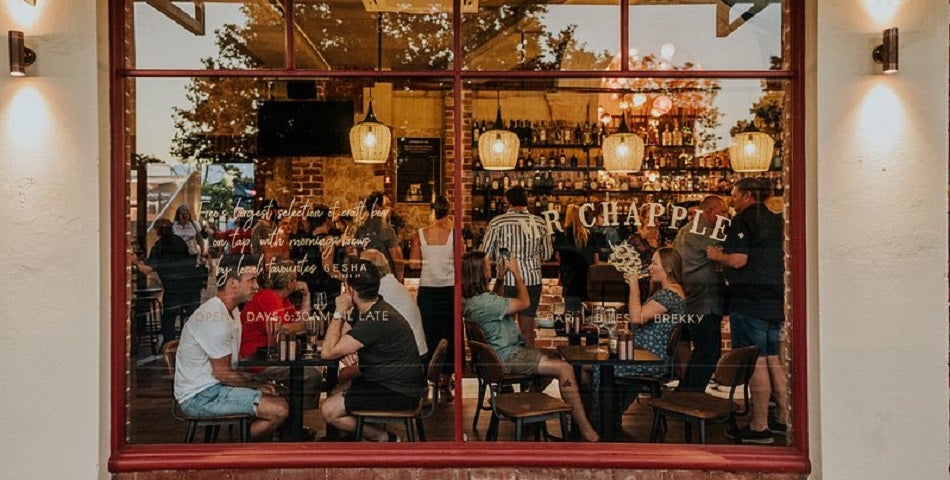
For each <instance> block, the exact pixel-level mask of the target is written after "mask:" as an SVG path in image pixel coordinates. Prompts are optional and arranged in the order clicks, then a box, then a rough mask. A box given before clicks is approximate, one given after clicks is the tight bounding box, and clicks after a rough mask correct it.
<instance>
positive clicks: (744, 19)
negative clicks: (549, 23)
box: [615, 0, 783, 70]
mask: <svg viewBox="0 0 950 480" xmlns="http://www.w3.org/2000/svg"><path fill="white" fill-rule="evenodd" d="M680 3H681V4H677V2H663V5H640V4H637V5H634V4H633V2H631V6H630V26H629V35H630V68H631V69H644V70H650V69H654V68H661V69H686V70H691V69H706V70H767V69H774V68H779V67H781V65H782V51H783V49H782V31H783V30H782V9H783V2H782V1H781V0H770V1H768V2H709V3H708V4H696V3H697V2H680ZM727 4H730V5H732V6H731V7H730V6H728V5H727ZM615 62H616V63H617V64H619V62H620V60H619V57H618V58H615Z"/></svg>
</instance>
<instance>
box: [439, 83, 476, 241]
mask: <svg viewBox="0 0 950 480" xmlns="http://www.w3.org/2000/svg"><path fill="white" fill-rule="evenodd" d="M444 105H445V108H444V109H443V111H444V117H443V118H444V125H445V136H444V138H445V149H444V150H445V151H444V152H443V158H444V159H445V163H444V165H445V168H444V172H445V195H446V197H448V199H449V201H450V202H451V201H453V200H454V198H455V187H456V185H455V168H456V167H457V166H458V162H457V161H456V158H455V110H454V107H455V97H454V96H452V95H446V96H445V103H444ZM462 155H463V157H462V162H461V167H460V168H462V187H461V188H462V224H463V225H471V223H472V92H471V90H463V91H462Z"/></svg>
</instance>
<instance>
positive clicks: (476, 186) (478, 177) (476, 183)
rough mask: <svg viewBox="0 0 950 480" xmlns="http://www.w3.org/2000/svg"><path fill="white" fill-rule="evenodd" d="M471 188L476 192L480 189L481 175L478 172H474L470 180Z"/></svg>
mask: <svg viewBox="0 0 950 480" xmlns="http://www.w3.org/2000/svg"><path fill="white" fill-rule="evenodd" d="M472 189H473V190H475V191H476V192H477V191H479V190H481V189H482V175H481V174H479V173H476V174H475V179H474V181H473V182H472Z"/></svg>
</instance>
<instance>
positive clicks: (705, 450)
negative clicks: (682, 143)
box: [108, 0, 811, 473]
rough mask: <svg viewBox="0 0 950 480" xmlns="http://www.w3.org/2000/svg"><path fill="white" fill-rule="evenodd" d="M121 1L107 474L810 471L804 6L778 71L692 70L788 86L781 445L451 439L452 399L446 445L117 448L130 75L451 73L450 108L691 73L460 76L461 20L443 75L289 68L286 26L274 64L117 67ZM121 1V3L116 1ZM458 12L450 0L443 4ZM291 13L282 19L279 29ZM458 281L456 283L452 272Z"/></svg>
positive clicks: (115, 24)
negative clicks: (790, 424)
mask: <svg viewBox="0 0 950 480" xmlns="http://www.w3.org/2000/svg"><path fill="white" fill-rule="evenodd" d="M126 1H127V0H112V1H110V2H109V35H110V114H111V115H110V118H111V126H110V138H111V144H112V155H111V166H110V175H111V183H112V185H111V208H110V215H109V218H110V222H111V225H110V246H111V252H110V253H111V254H110V256H109V259H110V262H111V266H112V268H111V271H112V276H111V282H110V293H111V305H110V306H111V325H112V329H111V336H110V341H111V359H110V361H111V367H112V368H111V378H110V380H111V385H110V388H111V395H110V399H111V414H110V419H111V431H110V448H111V455H110V459H109V465H108V466H109V470H110V471H112V472H127V471H144V470H167V469H170V468H174V469H212V468H221V469H236V468H237V469H240V468H307V467H331V468H344V467H364V468H365V467H367V466H371V467H379V468H385V467H389V468H399V467H428V468H451V467H459V468H470V467H504V466H517V467H551V466H555V465H556V466H558V467H575V468H603V469H610V468H628V469H684V470H688V469H697V470H729V471H737V470H744V471H756V472H785V473H808V472H809V471H810V470H811V464H810V461H809V444H808V403H807V398H808V389H807V375H806V373H807V348H806V346H807V329H806V325H807V324H806V317H805V312H806V277H807V276H806V257H805V254H806V249H805V181H806V171H805V163H804V160H805V159H804V147H805V145H804V114H805V107H804V105H805V99H804V93H805V88H804V84H805V82H804V57H805V55H804V52H805V20H804V18H805V2H804V0H785V4H784V8H785V10H786V19H787V25H788V28H787V29H786V31H785V32H783V35H784V36H785V42H784V45H785V46H784V48H785V50H786V56H787V58H788V59H789V62H788V65H789V68H788V69H787V70H774V71H773V70H770V71H734V70H731V71H703V72H701V73H702V76H703V77H712V78H755V79H766V78H774V79H782V80H787V81H788V82H789V88H788V90H787V94H788V95H789V96H790V98H791V101H790V102H789V106H790V107H789V108H790V110H791V111H790V112H789V114H790V117H791V121H790V122H789V129H790V135H789V138H790V140H791V142H790V146H789V150H790V153H791V155H790V158H789V160H788V161H789V162H790V164H789V165H790V168H789V176H788V180H789V181H788V185H789V188H788V190H787V195H788V201H789V205H790V207H789V211H788V218H787V221H788V223H789V238H790V241H789V249H788V252H787V253H788V255H789V257H790V258H789V268H790V272H791V275H790V277H791V280H790V282H791V284H790V291H791V293H790V304H791V310H792V311H793V312H794V318H795V321H794V328H792V329H791V336H792V358H794V369H793V374H792V378H791V385H790V386H791V389H792V391H793V392H794V395H793V397H792V414H793V418H794V422H795V423H794V428H793V433H792V435H793V438H792V446H781V447H774V446H773V447H759V446H749V445H743V446H730V445H702V446H700V445H682V444H637V445H635V446H632V445H628V444H581V443H565V444H557V443H553V444H552V443H548V444H532V443H501V444H495V443H488V442H463V441H461V440H462V438H461V432H462V425H461V423H462V419H461V415H460V406H458V405H457V406H456V409H457V410H456V428H455V429H456V441H454V442H437V443H428V444H423V443H420V444H412V445H410V444H401V445H395V446H393V445H388V444H387V445H379V444H373V445H370V444H353V443H346V444H340V443H336V444H334V443H330V444H260V443H258V444H239V445H235V444H229V445H215V444H211V445H197V444H188V445H183V444H161V445H139V444H128V443H126V441H125V438H126V401H127V398H126V388H127V376H126V370H127V368H128V365H127V357H126V351H127V343H126V342H127V338H126V335H127V332H126V312H127V309H128V297H129V294H128V280H129V276H130V272H129V269H128V267H127V266H126V264H127V262H126V249H127V221H128V218H127V212H126V206H127V205H128V199H129V195H130V192H129V189H128V183H127V182H126V178H127V177H128V169H129V168H130V166H129V163H128V159H129V158H130V156H129V152H128V151H127V146H126V145H125V136H124V135H125V133H124V132H125V126H126V125H125V121H126V120H125V119H126V116H125V111H126V107H127V105H126V102H125V93H126V92H125V85H126V82H127V80H128V79H130V78H147V77H182V76H198V77H210V76H217V77H223V76H244V77H251V76H269V77H274V76H280V77H314V76H319V77H330V78H334V77H338V78H342V77H346V78H360V77H363V78H369V77H372V78H386V77H412V76H418V77H423V76H433V77H443V78H446V77H452V78H453V94H454V105H455V107H454V108H456V109H458V110H459V111H460V109H461V105H462V87H463V80H465V79H469V78H505V77H507V78H511V77H518V78H550V77H556V76H570V77H590V78H594V77H596V78H601V77H605V76H608V77H609V76H618V77H619V76H625V77H633V76H638V75H639V76H649V77H655V78H678V77H690V76H697V75H696V72H684V71H662V72H657V71H617V72H609V73H605V72H602V71H598V72H575V71H571V72H564V73H561V72H509V71H467V70H462V69H461V62H460V59H461V58H462V46H461V38H460V34H459V32H460V30H461V17H460V16H458V15H455V16H454V17H453V26H454V30H455V35H454V39H453V53H454V58H455V59H456V62H455V66H454V68H453V69H452V70H450V71H445V72H381V73H379V72H338V71H305V70H296V69H294V68H293V65H294V46H293V42H294V38H293V35H292V34H291V33H289V32H291V31H292V30H291V29H286V31H287V32H288V34H287V35H286V45H285V48H286V51H285V58H286V60H287V62H286V65H285V68H284V69H282V70H239V71H234V70H226V71H209V70H143V69H128V68H125V63H124V61H125V58H126V50H125V47H126V45H127V44H126V42H125V35H126V33H127V31H128V30H127V29H126V15H125V8H126V7H125V3H126ZM128 1H130V0H128ZM284 3H285V7H286V8H285V11H287V12H293V9H292V8H289V7H290V4H291V0H284ZM630 3H631V0H620V6H619V8H620V9H621V52H622V56H623V57H622V59H621V65H627V62H626V58H625V57H626V55H627V53H626V52H627V48H626V45H627V44H628V38H627V37H628V35H627V26H628V25H629V5H630ZM454 5H455V8H456V9H459V7H460V1H459V0H455V2H454ZM292 21H293V20H292V18H287V19H286V22H287V25H290V22H292ZM454 121H455V125H454V126H455V129H454V130H455V132H454V135H455V137H454V145H455V147H454V148H455V151H454V158H457V159H461V158H463V139H462V135H463V134H462V132H463V124H462V116H461V115H455V116H454ZM454 182H455V185H461V184H462V169H461V168H456V169H454ZM453 201H454V205H455V219H456V223H457V224H461V221H462V210H461V209H462V194H461V189H460V188H456V189H455V198H454V199H453ZM460 230H461V229H458V228H457V229H455V234H456V237H457V238H456V242H458V243H457V244H461V241H462V239H461V238H460V237H461V231H460ZM459 263H460V258H458V257H457V258H456V276H457V277H458V276H459V275H460V273H459V272H460V271H461V269H460V268H459ZM456 281H457V282H459V281H460V279H459V278H457V279H456ZM455 308H456V312H455V316H456V318H459V317H460V316H461V311H460V310H461V304H460V302H456V307H455ZM456 337H457V338H456V344H457V345H458V344H460V342H461V338H460V337H461V332H460V329H456ZM455 355H456V364H457V365H460V364H461V358H460V357H461V352H455Z"/></svg>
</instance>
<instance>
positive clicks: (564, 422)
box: [558, 413, 570, 442]
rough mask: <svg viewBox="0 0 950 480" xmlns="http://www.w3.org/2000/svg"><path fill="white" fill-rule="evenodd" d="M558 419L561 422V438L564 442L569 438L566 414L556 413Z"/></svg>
mask: <svg viewBox="0 0 950 480" xmlns="http://www.w3.org/2000/svg"><path fill="white" fill-rule="evenodd" d="M558 420H560V422H561V440H563V441H565V442H566V441H567V439H568V438H570V432H569V431H568V428H567V415H565V414H563V413H562V414H560V415H558Z"/></svg>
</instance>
